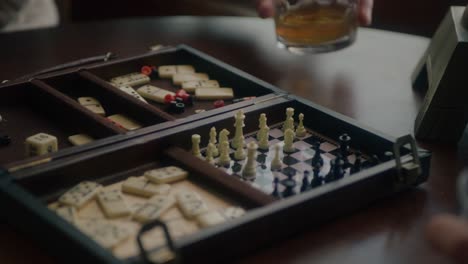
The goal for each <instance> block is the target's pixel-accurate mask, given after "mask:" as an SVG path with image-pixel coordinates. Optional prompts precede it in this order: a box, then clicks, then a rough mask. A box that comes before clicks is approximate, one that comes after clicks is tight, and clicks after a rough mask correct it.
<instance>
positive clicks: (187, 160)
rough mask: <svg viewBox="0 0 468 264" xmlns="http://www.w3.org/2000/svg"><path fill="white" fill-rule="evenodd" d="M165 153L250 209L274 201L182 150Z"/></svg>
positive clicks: (177, 148)
mask: <svg viewBox="0 0 468 264" xmlns="http://www.w3.org/2000/svg"><path fill="white" fill-rule="evenodd" d="M165 153H166V155H168V156H169V157H170V158H172V159H174V161H176V162H178V163H180V164H182V166H184V167H187V168H189V169H190V170H191V171H194V172H196V173H197V174H199V175H200V177H204V178H206V179H208V180H209V182H210V183H211V184H213V185H215V187H216V186H222V187H223V189H224V191H225V192H226V193H228V194H231V195H232V196H234V197H236V198H237V199H238V200H241V201H242V202H244V203H247V204H248V205H249V206H251V207H259V206H264V205H267V204H270V203H272V202H274V201H276V199H275V198H274V197H273V196H271V195H268V194H266V193H262V192H261V191H259V190H258V189H255V188H254V187H252V186H250V185H248V184H246V183H244V182H242V181H240V180H239V179H237V178H234V177H233V176H231V175H229V174H227V173H226V172H224V171H222V170H220V169H218V168H216V167H214V166H213V165H211V164H209V163H208V162H205V161H203V160H200V159H199V158H197V157H195V156H193V155H192V154H190V153H189V152H187V151H186V150H184V149H182V148H179V147H170V148H168V149H167V150H165Z"/></svg>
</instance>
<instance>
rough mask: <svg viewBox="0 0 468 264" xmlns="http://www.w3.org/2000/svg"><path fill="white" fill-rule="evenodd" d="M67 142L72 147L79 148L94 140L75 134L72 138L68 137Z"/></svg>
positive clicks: (84, 135)
mask: <svg viewBox="0 0 468 264" xmlns="http://www.w3.org/2000/svg"><path fill="white" fill-rule="evenodd" d="M68 141H69V142H70V143H71V144H72V145H73V146H81V145H84V144H88V143H90V142H93V141H94V138H92V137H91V136H88V135H86V134H76V135H73V136H69V137H68Z"/></svg>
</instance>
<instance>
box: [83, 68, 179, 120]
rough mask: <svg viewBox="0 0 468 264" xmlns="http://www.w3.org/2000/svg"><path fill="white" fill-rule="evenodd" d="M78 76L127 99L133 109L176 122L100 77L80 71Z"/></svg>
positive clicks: (171, 117)
mask: <svg viewBox="0 0 468 264" xmlns="http://www.w3.org/2000/svg"><path fill="white" fill-rule="evenodd" d="M78 74H79V75H80V76H81V77H82V78H85V79H87V80H89V81H91V82H94V83H96V84H98V85H99V86H101V87H102V88H103V89H106V90H107V91H108V92H109V93H113V94H115V95H117V96H116V98H117V97H120V98H121V99H125V100H127V101H129V102H131V104H132V105H130V106H131V107H132V108H135V107H139V108H141V109H144V110H146V111H147V112H150V113H152V114H154V115H155V116H158V117H160V118H161V119H164V120H167V121H172V120H175V118H174V117H173V116H171V115H169V114H168V113H166V112H164V111H162V110H160V109H158V108H157V107H154V106H152V105H150V104H146V103H144V102H141V101H140V100H138V99H136V98H133V97H132V96H130V95H128V94H126V93H125V92H122V91H120V90H119V89H117V88H116V87H114V86H112V85H111V84H110V83H108V82H107V81H105V80H103V79H101V78H100V77H98V76H96V75H94V74H93V73H91V72H89V71H80V72H78Z"/></svg>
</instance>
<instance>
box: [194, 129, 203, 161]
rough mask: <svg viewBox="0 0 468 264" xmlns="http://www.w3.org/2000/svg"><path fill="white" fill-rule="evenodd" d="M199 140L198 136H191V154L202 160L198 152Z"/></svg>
mask: <svg viewBox="0 0 468 264" xmlns="http://www.w3.org/2000/svg"><path fill="white" fill-rule="evenodd" d="M200 140H201V137H200V135H198V134H194V135H192V154H193V155H194V156H195V157H197V158H202V155H201V152H200Z"/></svg>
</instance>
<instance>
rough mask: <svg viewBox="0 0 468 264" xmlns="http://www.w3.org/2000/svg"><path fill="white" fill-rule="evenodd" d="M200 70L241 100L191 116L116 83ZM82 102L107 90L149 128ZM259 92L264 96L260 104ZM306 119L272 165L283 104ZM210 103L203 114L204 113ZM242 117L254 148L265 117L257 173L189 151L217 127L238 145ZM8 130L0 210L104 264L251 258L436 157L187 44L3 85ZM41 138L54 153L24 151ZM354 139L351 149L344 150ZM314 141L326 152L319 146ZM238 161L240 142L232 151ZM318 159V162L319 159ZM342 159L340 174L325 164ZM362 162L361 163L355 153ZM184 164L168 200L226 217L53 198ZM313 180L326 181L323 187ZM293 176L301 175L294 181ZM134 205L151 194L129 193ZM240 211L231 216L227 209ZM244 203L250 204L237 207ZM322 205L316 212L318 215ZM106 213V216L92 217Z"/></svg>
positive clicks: (386, 191)
mask: <svg viewBox="0 0 468 264" xmlns="http://www.w3.org/2000/svg"><path fill="white" fill-rule="evenodd" d="M178 64H190V65H193V66H194V67H195V68H196V70H197V72H205V73H207V74H209V76H210V78H211V79H215V80H218V81H219V82H220V83H221V85H222V86H224V87H232V88H233V89H234V92H235V98H237V99H239V98H246V97H248V98H249V99H248V100H239V101H236V102H234V101H233V100H225V103H226V106H224V107H221V108H215V107H213V102H212V101H197V100H195V102H194V103H193V106H188V107H187V108H186V109H185V112H184V113H181V114H174V113H170V112H168V110H167V106H165V105H163V104H160V103H152V102H149V103H148V104H147V103H144V102H141V101H139V100H138V99H135V98H134V97H132V96H130V95H128V94H126V93H124V92H122V91H120V90H119V89H117V88H116V87H114V86H112V85H111V84H110V83H109V82H108V81H109V80H110V78H113V77H116V76H120V75H124V74H128V73H131V72H138V71H139V70H140V69H141V67H142V66H145V65H151V66H153V65H178ZM151 84H153V85H155V86H158V87H161V88H164V89H168V90H171V91H176V90H177V89H179V88H180V87H178V86H175V85H173V84H172V83H171V81H170V80H166V79H160V78H157V77H154V76H153V77H151ZM82 96H92V97H95V98H98V99H99V101H100V102H101V104H102V105H103V107H104V108H105V109H106V112H107V114H108V115H112V114H118V113H119V114H125V115H128V116H129V117H131V118H132V119H134V120H136V121H137V122H138V123H140V124H141V125H142V128H140V129H138V130H135V131H126V130H125V129H123V128H122V127H119V126H116V125H115V124H113V123H112V122H109V120H108V119H106V118H105V117H102V116H99V115H96V114H94V113H92V112H90V111H88V110H87V109H86V108H84V107H82V106H81V105H80V104H78V103H77V101H76V99H77V98H78V97H82ZM251 97H255V98H251ZM287 108H293V109H294V111H295V116H294V117H295V118H296V125H299V124H298V123H297V116H298V115H299V113H303V114H304V116H305V118H304V121H303V124H304V127H305V129H306V134H305V135H304V136H303V137H297V138H295V139H294V145H293V146H294V151H292V152H290V153H283V152H281V153H280V154H281V156H282V160H283V166H282V167H281V169H279V170H271V169H270V167H269V164H270V163H271V160H272V159H273V158H274V157H273V156H274V155H275V154H276V152H275V151H274V150H273V146H275V145H276V144H278V143H279V144H282V142H283V141H284V135H283V131H282V124H283V122H284V120H285V111H286V109H287ZM199 109H204V110H206V111H204V112H201V113H196V112H195V110H199ZM239 111H242V113H243V114H244V115H245V121H244V122H245V127H244V128H243V133H244V135H245V143H250V142H256V140H257V139H256V134H257V132H258V129H259V128H258V127H259V124H258V122H259V117H260V115H261V114H262V113H264V114H266V116H267V118H268V126H269V127H270V130H269V138H268V141H269V144H270V145H271V147H270V148H269V149H267V150H264V151H262V150H259V151H257V152H256V158H255V162H256V175H255V177H245V176H243V173H242V169H243V168H245V160H244V161H242V160H236V159H234V158H232V160H231V162H230V164H229V165H228V166H218V165H216V161H217V160H215V161H214V163H215V164H210V163H209V162H207V161H205V160H204V159H203V158H202V159H200V158H199V157H195V156H194V155H192V153H191V148H192V140H191V137H192V135H193V134H198V135H200V136H201V144H200V145H201V146H202V149H201V153H202V156H206V155H207V153H206V149H205V146H206V145H207V144H208V139H209V134H210V131H211V129H212V128H213V127H214V128H216V130H217V132H219V131H221V130H222V129H228V130H229V131H230V132H231V134H230V138H231V139H232V137H233V135H234V132H235V128H234V126H233V125H234V122H235V118H234V116H235V115H236V114H237V113H239ZM0 115H2V117H3V118H4V120H5V121H4V122H2V123H0V132H2V133H6V134H8V135H10V137H11V138H12V143H11V144H9V145H7V146H2V147H0V165H1V166H2V170H1V171H0V204H1V206H2V209H3V210H4V211H5V212H8V213H7V214H5V216H6V218H7V220H8V221H9V222H11V223H12V224H14V225H17V226H19V227H20V228H21V229H22V230H24V231H25V232H27V233H28V234H32V236H33V237H34V238H36V239H37V240H38V241H39V242H40V244H41V245H43V246H44V247H46V248H47V249H48V250H50V252H52V253H53V254H56V255H59V256H60V257H63V259H64V260H67V261H70V260H73V261H80V262H83V261H89V262H93V263H95V262H99V263H101V262H102V263H144V262H154V263H158V262H162V260H168V261H169V262H171V261H172V262H177V261H181V262H184V263H201V262H202V261H204V262H209V263H212V262H213V263H219V262H221V261H224V260H226V259H230V260H232V259H235V258H236V257H239V256H242V255H245V254H248V253H249V252H252V251H254V250H256V249H258V248H260V247H262V246H266V245H268V244H271V243H272V242H274V241H278V240H280V239H284V238H287V237H289V236H292V235H294V234H295V233H298V232H300V231H301V230H304V229H307V228H308V227H310V226H317V225H318V224H321V223H323V222H325V221H328V220H331V219H334V218H337V217H343V216H345V215H346V213H349V212H352V211H353V210H357V209H359V208H362V207H365V206H366V205H368V204H370V203H371V202H374V201H375V200H377V199H379V198H382V197H386V196H390V195H395V194H397V193H399V192H401V191H404V190H407V189H410V188H414V187H416V186H417V185H419V184H420V183H422V182H424V181H425V180H426V179H427V177H428V170H429V165H430V154H429V153H428V152H427V151H425V150H423V149H419V148H417V147H416V145H415V143H414V140H413V139H412V138H411V137H410V136H404V137H401V138H397V139H393V138H390V137H388V136H385V135H382V134H381V133H379V132H377V131H374V130H373V129H370V128H367V127H365V126H363V125H361V124H358V123H357V122H356V121H354V120H352V119H350V118H348V117H345V116H343V115H341V114H338V113H335V112H333V111H331V110H328V109H326V108H324V107H321V106H319V105H316V104H314V103H312V102H309V101H307V100H304V99H302V98H299V97H296V96H294V95H291V94H287V93H285V92H283V91H281V90H280V89H278V88H275V87H273V86H271V85H269V84H267V83H265V82H263V81H260V80H258V79H256V78H255V77H253V76H250V75H248V74H247V73H244V72H242V71H240V70H238V69H235V68H233V67H231V66H229V65H227V64H225V63H223V62H221V61H219V60H217V59H215V58H212V57H210V56H208V55H206V54H203V53H201V52H199V51H197V50H194V49H192V48H190V47H187V46H184V45H181V46H177V47H173V48H167V49H164V50H160V51H157V52H151V53H148V54H143V55H141V56H137V57H131V58H126V59H120V60H115V61H110V62H106V63H100V64H97V65H93V66H83V67H80V68H73V69H67V70H63V71H60V72H55V73H50V74H45V75H41V76H38V77H35V78H33V79H30V80H21V81H17V82H12V83H9V84H6V85H3V86H0ZM39 132H46V133H50V134H53V135H55V136H56V137H57V138H58V141H59V151H58V152H54V153H51V154H48V155H43V156H39V157H32V158H30V157H25V150H24V139H25V138H26V137H28V136H30V135H32V134H35V133H39ZM78 133H86V134H89V135H91V136H92V137H93V138H95V139H96V140H95V141H93V142H91V143H89V144H86V145H82V146H72V145H71V144H70V143H69V142H68V141H67V137H68V136H70V135H73V134H78ZM343 134H347V135H348V136H349V137H350V138H351V141H350V142H349V148H347V149H344V150H343V149H341V148H340V136H342V135H343ZM314 146H315V147H318V149H313V148H314ZM229 151H230V153H231V156H232V157H233V156H234V155H233V153H234V149H230V150H229ZM317 153H319V154H320V155H319V156H320V157H322V160H323V165H322V166H321V167H320V168H319V169H317V170H314V169H315V167H314V165H312V163H313V161H312V160H313V159H314V156H315V154H317ZM338 158H339V159H342V160H345V162H344V163H343V164H345V165H343V168H342V171H341V173H342V174H341V177H335V176H334V175H336V174H335V173H331V171H334V170H333V169H332V168H331V167H330V166H331V165H330V164H332V163H333V162H332V161H335V160H337V159H338ZM358 159H359V160H360V162H361V163H360V164H361V165H360V166H359V170H354V168H356V166H357V165H356V163H357V162H356V160H358ZM166 166H177V167H179V168H182V169H183V170H185V171H187V172H188V177H187V178H186V179H184V180H181V181H178V182H175V183H171V191H170V193H169V196H170V195H174V194H177V193H181V192H186V191H191V192H196V193H197V194H198V195H199V196H200V197H201V199H202V200H203V201H204V203H205V204H206V205H207V207H208V208H209V211H210V212H216V213H217V214H218V215H220V216H222V221H219V223H216V224H214V225H209V226H203V225H200V222H199V221H198V218H197V219H191V218H187V217H185V216H184V214H183V212H181V210H180V208H179V207H180V206H179V207H177V206H175V207H172V208H170V209H169V210H167V211H166V212H165V213H164V214H162V215H161V217H160V218H159V220H154V221H150V222H147V223H139V222H135V221H133V220H134V219H132V216H125V217H119V218H115V219H114V218H112V219H108V217H107V216H106V215H105V214H103V212H102V208H101V206H100V204H98V203H97V202H96V201H95V200H93V201H91V202H89V203H87V204H86V205H85V206H84V207H82V208H80V209H79V210H77V212H75V215H74V217H73V219H72V220H70V219H68V220H67V219H65V218H63V217H61V216H59V215H58V214H57V213H56V211H55V210H57V207H58V204H57V199H58V198H59V197H60V196H61V195H63V194H64V193H65V192H66V191H67V190H69V189H70V188H72V187H73V186H75V185H77V184H79V183H80V182H83V181H93V182H97V183H99V184H101V185H102V186H103V189H104V190H120V189H121V188H122V187H121V186H122V184H123V182H125V181H126V180H127V179H128V178H129V177H131V176H137V177H140V176H141V175H143V174H144V173H145V171H148V170H152V169H155V168H161V167H166ZM313 179H315V180H319V182H317V181H315V182H314V184H313V183H312V182H313ZM291 181H292V182H294V184H293V185H290V184H291ZM123 196H124V198H125V201H126V203H127V205H128V207H129V208H131V211H132V213H135V211H136V210H138V208H140V207H141V206H142V204H144V203H146V202H147V199H146V198H142V197H136V196H134V195H131V194H127V193H124V194H123ZM233 208H235V209H236V210H243V211H245V214H239V215H236V216H235V217H234V216H233V215H229V214H228V211H229V210H233ZM239 208H241V209H239ZM318 212H320V213H318ZM96 219H97V220H96ZM83 221H105V222H106V224H109V225H112V226H114V227H119V228H123V229H125V230H126V236H125V238H123V239H122V240H121V241H119V242H118V243H115V244H113V245H112V246H104V245H103V243H102V241H98V240H96V239H93V238H91V235H86V232H85V231H80V230H83V229H82V228H77V227H78V226H79V225H80V223H81V222H83Z"/></svg>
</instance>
